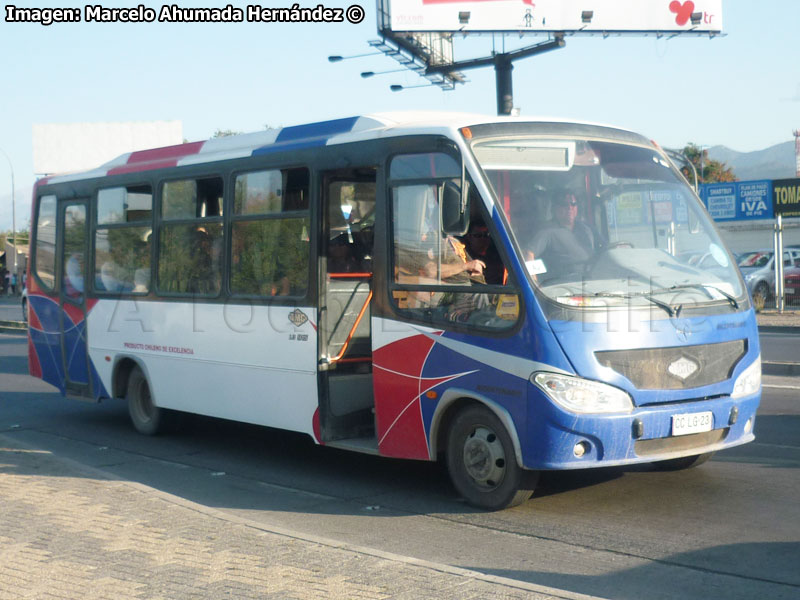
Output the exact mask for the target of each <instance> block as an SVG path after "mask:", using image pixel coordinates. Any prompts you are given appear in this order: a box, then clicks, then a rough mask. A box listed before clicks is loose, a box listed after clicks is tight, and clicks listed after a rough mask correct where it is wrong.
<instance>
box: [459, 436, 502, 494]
mask: <svg viewBox="0 0 800 600" xmlns="http://www.w3.org/2000/svg"><path fill="white" fill-rule="evenodd" d="M463 460H464V468H465V469H466V472H467V474H468V475H469V476H470V477H471V478H472V480H473V481H474V482H475V484H476V485H477V486H478V487H480V488H483V489H485V490H492V489H495V488H496V487H497V486H499V485H500V483H501V482H502V481H503V477H504V476H505V473H506V453H505V451H504V450H503V444H502V443H501V442H500V439H499V438H498V437H497V434H496V433H495V432H494V431H492V430H491V429H490V428H488V427H486V426H482V425H481V426H478V427H476V428H475V429H474V430H473V431H472V433H471V434H470V435H469V436H468V437H467V439H466V440H465V441H464V453H463Z"/></svg>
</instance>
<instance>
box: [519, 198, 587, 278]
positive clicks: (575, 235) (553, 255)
mask: <svg viewBox="0 0 800 600" xmlns="http://www.w3.org/2000/svg"><path fill="white" fill-rule="evenodd" d="M552 209H553V218H552V219H551V220H550V221H548V222H547V223H546V224H545V225H544V227H543V228H542V229H540V230H539V232H538V233H537V234H536V235H535V236H534V238H533V244H532V245H531V247H530V248H529V249H528V253H527V259H528V260H534V259H541V261H542V262H543V263H544V268H545V269H546V271H545V272H546V273H549V274H551V275H553V274H564V273H571V272H575V271H577V270H580V268H582V267H583V266H584V265H585V264H586V262H587V261H588V260H589V258H590V257H591V256H592V254H594V251H595V247H596V245H595V236H594V233H593V232H592V230H591V228H590V227H589V226H588V225H587V224H586V223H585V222H583V221H582V220H580V219H578V199H577V198H576V197H575V195H574V194H573V193H571V192H566V193H563V194H561V195H559V196H557V197H556V198H555V199H554V200H553V203H552Z"/></svg>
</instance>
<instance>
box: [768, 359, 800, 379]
mask: <svg viewBox="0 0 800 600" xmlns="http://www.w3.org/2000/svg"><path fill="white" fill-rule="evenodd" d="M761 373H762V374H763V375H784V376H791V375H800V363H793V362H762V363H761Z"/></svg>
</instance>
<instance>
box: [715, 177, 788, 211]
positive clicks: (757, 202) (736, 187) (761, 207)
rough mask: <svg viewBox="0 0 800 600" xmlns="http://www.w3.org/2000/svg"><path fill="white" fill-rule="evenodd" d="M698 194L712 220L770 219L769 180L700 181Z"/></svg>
mask: <svg viewBox="0 0 800 600" xmlns="http://www.w3.org/2000/svg"><path fill="white" fill-rule="evenodd" d="M700 198H701V199H702V200H703V204H705V205H706V208H707V209H708V212H709V214H710V215H711V217H712V218H713V219H714V220H715V221H744V220H750V219H772V218H773V216H774V213H773V210H772V181H770V180H768V179H761V180H758V181H732V182H730V183H704V184H701V185H700Z"/></svg>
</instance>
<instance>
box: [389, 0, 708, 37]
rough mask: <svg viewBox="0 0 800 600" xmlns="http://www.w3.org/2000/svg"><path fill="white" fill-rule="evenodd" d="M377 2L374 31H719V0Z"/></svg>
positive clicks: (706, 33) (420, 0)
mask: <svg viewBox="0 0 800 600" xmlns="http://www.w3.org/2000/svg"><path fill="white" fill-rule="evenodd" d="M379 5H380V8H381V10H379V11H378V13H379V19H380V20H381V21H383V23H382V24H379V29H382V28H383V27H385V25H386V22H387V21H388V27H389V29H390V30H391V31H395V32H409V31H414V32H418V31H442V32H446V31H453V32H470V31H475V32H478V31H513V32H526V33H539V34H544V33H552V32H564V33H568V34H584V35H587V34H589V35H606V34H623V33H630V34H647V33H670V34H672V33H681V34H703V35H716V34H719V33H721V32H722V0H694V1H692V0H685V1H684V0H613V1H611V0H379ZM386 17H388V19H387V18H386Z"/></svg>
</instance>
